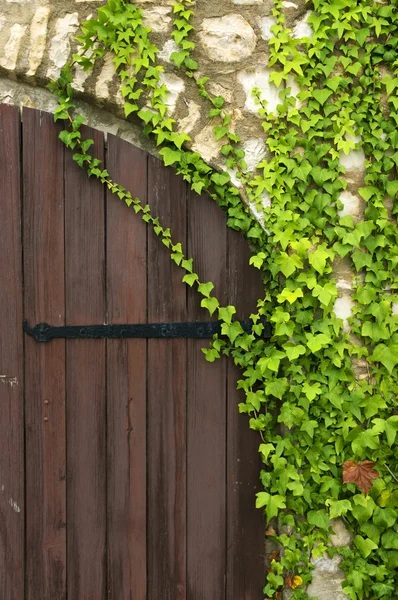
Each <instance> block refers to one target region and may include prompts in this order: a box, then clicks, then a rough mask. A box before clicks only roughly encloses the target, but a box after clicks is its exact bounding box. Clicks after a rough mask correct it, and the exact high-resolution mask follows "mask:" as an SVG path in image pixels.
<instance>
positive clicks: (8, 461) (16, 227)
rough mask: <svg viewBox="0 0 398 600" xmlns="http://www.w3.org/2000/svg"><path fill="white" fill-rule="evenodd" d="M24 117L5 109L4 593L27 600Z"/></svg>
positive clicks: (1, 155) (1, 111) (0, 540)
mask: <svg viewBox="0 0 398 600" xmlns="http://www.w3.org/2000/svg"><path fill="white" fill-rule="evenodd" d="M20 169H21V165H20V115H19V110H18V109H17V108H15V107H12V106H6V105H0V173H1V177H0V223H2V224H3V226H2V228H1V229H2V232H1V236H0V256H1V261H0V281H1V286H0V331H1V336H0V414H1V418H0V590H1V594H2V595H3V596H4V597H5V598H8V599H9V600H20V599H21V598H23V597H24V562H25V560H24V513H25V508H24V457H23V452H24V411H23V345H22V329H21V326H22V272H21V271H22V270H21V266H22V265H21V199H20Z"/></svg>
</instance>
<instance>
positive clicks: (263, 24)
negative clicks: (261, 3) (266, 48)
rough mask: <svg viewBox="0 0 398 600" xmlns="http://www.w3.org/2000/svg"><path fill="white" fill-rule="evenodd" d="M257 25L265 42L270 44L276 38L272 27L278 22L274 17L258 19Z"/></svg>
mask: <svg viewBox="0 0 398 600" xmlns="http://www.w3.org/2000/svg"><path fill="white" fill-rule="evenodd" d="M257 25H258V27H259V29H260V31H261V37H262V38H263V40H265V41H267V42H268V41H269V40H271V39H272V38H273V37H274V34H273V33H272V31H271V27H273V26H274V25H276V21H275V19H274V18H273V17H257Z"/></svg>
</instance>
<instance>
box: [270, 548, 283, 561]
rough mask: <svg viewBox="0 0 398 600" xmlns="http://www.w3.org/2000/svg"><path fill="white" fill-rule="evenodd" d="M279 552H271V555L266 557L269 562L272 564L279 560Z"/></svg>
mask: <svg viewBox="0 0 398 600" xmlns="http://www.w3.org/2000/svg"><path fill="white" fill-rule="evenodd" d="M280 554H281V553H280V552H279V550H274V551H273V552H271V554H270V555H269V556H268V559H269V562H272V561H273V560H279V559H280Z"/></svg>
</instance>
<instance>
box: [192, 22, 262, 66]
mask: <svg viewBox="0 0 398 600" xmlns="http://www.w3.org/2000/svg"><path fill="white" fill-rule="evenodd" d="M199 39H200V42H201V45H202V47H203V49H204V50H205V52H206V53H207V55H208V57H209V58H211V59H212V60H219V61H221V62H237V61H240V60H243V59H245V58H247V57H248V56H250V55H251V54H252V53H253V51H254V49H255V47H256V42H257V36H256V34H255V33H254V31H253V29H252V27H251V26H250V25H249V23H248V22H247V21H246V19H244V18H243V17H242V16H241V15H238V14H229V15H225V16H224V17H214V18H211V19H204V20H203V22H202V30H201V31H200V33H199Z"/></svg>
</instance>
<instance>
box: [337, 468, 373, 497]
mask: <svg viewBox="0 0 398 600" xmlns="http://www.w3.org/2000/svg"><path fill="white" fill-rule="evenodd" d="M375 464H376V463H374V462H372V461H371V460H364V461H362V462H361V463H356V462H354V461H353V460H346V461H345V463H344V464H343V481H344V483H355V485H356V486H357V487H359V489H360V490H361V491H362V492H363V493H364V494H365V496H367V495H368V493H369V491H370V488H371V487H372V481H373V479H377V478H378V477H379V473H378V472H377V471H376V469H374V466H375Z"/></svg>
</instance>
